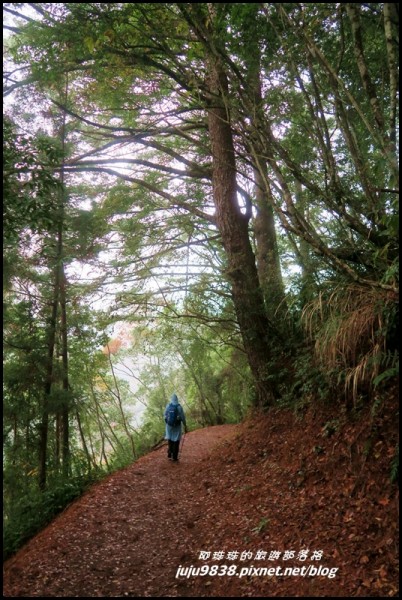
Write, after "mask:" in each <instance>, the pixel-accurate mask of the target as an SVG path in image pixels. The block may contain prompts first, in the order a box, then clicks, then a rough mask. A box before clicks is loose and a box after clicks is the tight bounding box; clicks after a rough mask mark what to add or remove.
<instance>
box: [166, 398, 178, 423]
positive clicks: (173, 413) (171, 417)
mask: <svg viewBox="0 0 402 600" xmlns="http://www.w3.org/2000/svg"><path fill="white" fill-rule="evenodd" d="M165 422H166V423H167V424H168V425H170V426H171V427H175V425H180V423H181V417H180V415H179V405H178V404H171V403H170V404H169V406H168V407H167V409H166V415H165Z"/></svg>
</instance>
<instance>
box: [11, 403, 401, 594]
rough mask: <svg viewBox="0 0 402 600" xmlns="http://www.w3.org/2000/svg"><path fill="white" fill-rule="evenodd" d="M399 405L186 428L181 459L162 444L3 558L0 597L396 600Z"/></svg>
mask: <svg viewBox="0 0 402 600" xmlns="http://www.w3.org/2000/svg"><path fill="white" fill-rule="evenodd" d="M396 411H397V405H396V401H395V400H391V399H389V400H387V402H385V403H384V404H383V405H382V407H381V408H380V409H379V410H378V411H377V414H376V416H375V417H374V418H372V416H371V415H370V411H369V409H368V408H366V409H364V410H362V411H361V412H360V413H359V416H358V417H355V418H354V419H351V418H350V417H346V415H344V414H343V416H341V417H339V410H338V417H334V414H335V410H334V409H333V408H330V407H328V408H320V409H317V408H316V409H309V410H306V411H305V414H300V413H299V414H297V413H296V412H295V411H293V410H290V409H282V410H279V409H275V410H272V411H270V412H269V413H268V414H265V415H262V414H259V415H254V416H253V418H250V419H249V420H247V421H246V422H245V423H243V424H241V425H222V426H216V427H209V428H206V429H199V430H197V431H193V432H190V433H188V434H187V435H186V436H185V439H184V445H183V448H182V453H181V457H180V461H179V462H178V463H177V464H175V463H172V462H171V461H169V460H168V459H167V456H166V447H165V446H164V447H162V448H160V449H158V450H156V451H154V452H150V453H149V454H148V455H146V456H144V457H142V458H140V459H139V460H138V461H137V462H135V463H134V464H132V465H131V466H129V467H128V468H126V469H124V470H121V471H119V472H117V473H115V474H113V475H110V476H108V477H107V478H106V479H104V480H103V481H102V482H100V483H98V484H96V485H94V486H93V487H92V488H91V489H90V490H89V491H88V492H87V493H85V494H84V495H83V496H82V498H80V499H79V500H77V501H75V502H74V503H73V504H72V505H71V506H70V507H69V508H67V509H66V510H65V511H64V512H63V513H62V514H61V515H59V516H58V517H57V518H56V519H55V520H54V521H53V522H52V523H51V524H50V525H49V526H48V527H47V528H46V529H44V530H43V531H42V532H41V533H40V534H39V535H37V536H36V537H35V538H33V539H32V540H31V541H30V542H29V543H28V544H26V545H25V546H24V547H23V548H22V549H21V550H20V551H19V552H18V553H17V554H16V555H15V556H14V557H12V558H11V559H9V560H8V561H7V562H6V563H5V565H4V584H3V585H4V587H3V595H4V596H5V597H13V596H25V597H36V596H38V597H39V596H44V597H64V596H65V597H68V596H71V597H96V596H99V597H120V596H133V597H140V596H150V597H164V596H183V597H189V596H190V597H206V596H211V597H214V596H215V597H216V596H227V597H230V596H233V597H242V596H260V597H269V596H279V597H293V596H294V597H308V596H310V597H320V596H328V597H331V596H332V597H350V596H363V597H368V596H374V597H382V596H384V597H386V596H397V595H398V583H397V582H398V547H397V543H398V523H397V522H398V511H397V507H398V487H397V485H396V484H395V483H393V484H392V483H391V482H390V468H391V462H392V459H393V456H394V453H395V448H396V445H397V433H398V432H397V425H396V422H397V419H396ZM304 550H305V551H307V550H308V552H306V554H305V555H304V557H303V555H302V554H300V552H301V551H304ZM273 551H276V552H278V553H279V552H280V553H281V554H280V556H279V557H277V558H275V557H274V556H273V555H270V553H271V552H273ZM315 551H317V552H318V551H321V552H322V556H321V559H318V560H313V556H314V552H315ZM201 552H205V553H210V555H209V557H208V558H207V554H204V555H202V554H201ZM286 552H289V553H291V552H293V553H294V555H293V556H292V554H289V558H285V557H286V554H285V553H286ZM219 553H220V554H219ZM230 553H232V554H230ZM236 553H238V554H237V555H236ZM247 553H249V554H247ZM264 553H265V554H264ZM190 566H193V567H194V569H198V568H200V567H203V566H204V569H203V571H205V570H206V567H207V566H209V568H210V569H211V567H214V568H213V569H212V571H211V570H210V571H209V574H208V575H201V574H200V573H199V574H196V573H197V571H193V572H192V573H191V574H190V575H189V576H188V577H187V574H188V571H185V570H184V569H185V568H188V567H190ZM179 567H181V568H182V570H181V571H180V573H182V574H185V575H184V576H180V577H176V574H177V571H178V569H179ZM230 567H232V569H231V570H229V568H230ZM247 567H248V568H249V571H247V575H246V571H245V569H246V568H247ZM252 567H254V569H258V571H256V570H254V569H253V568H252ZM279 567H281V568H282V569H285V568H286V567H288V568H300V569H301V568H302V567H306V568H310V569H313V568H316V569H318V568H319V567H321V573H324V575H319V576H312V575H311V572H313V571H310V574H309V575H305V576H302V575H301V574H300V573H301V572H300V571H299V572H298V575H294V576H291V575H285V574H284V573H283V572H282V574H279V572H278V571H277V568H279ZM263 568H265V569H266V573H265V574H263V571H261V570H260V569H263ZM268 568H273V569H275V574H274V576H269V575H268V574H267V570H268ZM334 568H337V572H336V574H335V576H334V577H333V578H330V577H328V576H325V574H327V575H328V574H330V573H331V569H334ZM241 569H243V571H241ZM234 570H235V571H236V574H232V573H233V571H234ZM203 571H201V572H203ZM215 572H216V574H213V573H215ZM219 573H220V574H219ZM240 573H242V577H240V576H239V574H240Z"/></svg>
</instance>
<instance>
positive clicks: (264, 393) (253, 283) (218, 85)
mask: <svg viewBox="0 0 402 600" xmlns="http://www.w3.org/2000/svg"><path fill="white" fill-rule="evenodd" d="M207 68H208V76H207V84H208V87H209V92H210V94H209V106H208V128H209V134H210V140H211V149H212V161H213V175H212V186H213V195H214V203H215V208H216V220H217V225H218V228H219V231H220V234H221V237H222V243H223V246H224V249H225V252H226V256H227V263H228V267H227V275H228V278H229V280H230V282H231V286H232V296H233V302H234V306H235V310H236V315H237V320H238V323H239V327H240V331H241V335H242V338H243V343H244V348H245V351H246V353H247V357H248V361H249V364H250V368H251V371H252V374H253V377H254V380H255V384H256V390H257V401H258V402H259V403H261V404H264V405H269V404H272V403H273V401H274V398H275V394H274V389H273V385H272V383H271V382H270V380H269V375H270V373H269V367H268V363H269V361H270V346H269V322H268V319H267V316H266V313H265V307H264V299H263V294H262V291H261V287H260V284H259V279H258V273H257V267H256V261H255V256H254V253H253V250H252V247H251V243H250V239H249V234H248V217H246V216H245V215H244V214H243V213H242V211H241V209H240V206H239V204H238V200H237V186H236V164H235V153H234V145H233V138H232V131H231V127H230V122H229V111H228V110H227V107H226V106H225V97H226V91H227V80H226V74H225V72H224V69H223V67H222V65H221V64H220V61H219V58H218V57H217V56H214V55H211V54H210V55H209V59H208V66H207Z"/></svg>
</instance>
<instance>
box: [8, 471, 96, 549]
mask: <svg viewBox="0 0 402 600" xmlns="http://www.w3.org/2000/svg"><path fill="white" fill-rule="evenodd" d="M102 476H104V472H102V471H100V470H97V471H92V472H91V473H90V474H88V475H87V476H86V477H74V478H69V479H68V480H63V479H59V480H56V481H52V483H51V488H50V489H49V490H47V491H45V492H43V493H41V492H39V490H37V489H30V490H29V494H26V495H20V496H18V498H16V499H15V500H14V501H13V502H12V504H11V505H10V506H9V510H8V512H7V515H6V518H5V522H4V532H3V560H6V559H7V558H9V557H10V556H11V555H12V554H14V553H15V552H16V551H17V550H18V549H19V548H20V547H21V546H22V545H23V544H24V543H25V542H26V541H28V540H29V539H30V538H31V537H33V536H34V535H35V534H36V533H38V532H39V531H40V530H41V529H43V528H44V527H45V526H46V525H48V524H49V523H50V521H51V520H52V519H54V517H55V516H56V515H57V514H58V513H59V512H61V511H62V510H64V509H65V508H66V507H67V506H68V505H69V504H70V503H71V502H72V501H73V500H75V499H76V498H78V497H79V496H80V495H81V494H82V493H83V492H84V491H85V490H86V489H87V488H88V487H89V486H90V485H92V484H93V483H94V482H96V481H98V480H99V479H100V478H101V477H102Z"/></svg>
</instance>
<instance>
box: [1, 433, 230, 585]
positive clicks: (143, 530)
mask: <svg viewBox="0 0 402 600" xmlns="http://www.w3.org/2000/svg"><path fill="white" fill-rule="evenodd" d="M237 430H238V426H236V425H221V426H215V427H209V428H207V429H201V430H197V431H194V432H190V433H188V434H187V435H186V436H185V439H184V444H183V449H182V453H181V456H180V460H179V462H178V463H173V462H171V461H169V460H168V459H167V454H166V447H165V446H163V447H162V448H160V449H159V450H156V451H154V452H151V453H149V454H147V455H146V456H143V457H142V458H140V459H139V460H138V461H137V462H135V463H134V464H132V465H131V466H130V467H128V468H126V469H124V470H122V471H119V472H118V473H115V474H113V475H111V476H109V477H107V479H105V480H103V481H102V482H100V483H98V484H95V485H94V486H93V487H92V488H91V489H90V490H89V491H88V492H87V493H85V494H84V496H83V497H82V498H80V499H79V500H77V501H76V502H74V503H73V504H72V505H71V506H70V507H69V508H67V509H66V510H65V511H64V512H63V513H62V514H61V515H59V516H58V517H57V518H56V519H55V520H54V521H53V522H52V523H51V524H50V525H49V526H48V527H47V528H46V529H44V530H43V531H42V532H41V533H40V534H39V535H37V536H36V537H35V538H33V539H32V540H31V541H30V542H28V544H26V545H25V546H24V547H23V548H22V549H21V550H20V551H19V552H18V553H17V554H16V555H15V556H14V557H12V558H11V559H9V560H8V561H7V562H6V563H5V565H4V574H3V576H4V580H3V596H6V597H13V596H22V597H36V596H38V597H39V596H42V597H64V596H66V597H67V596H71V597H96V596H99V597H119V596H136V597H138V596H151V597H152V596H153V597H160V596H182V595H184V596H185V595H186V591H185V587H186V581H185V580H180V579H176V578H175V574H176V571H177V569H178V567H179V566H180V564H181V562H188V561H189V560H190V561H196V560H197V556H198V553H199V551H200V541H199V540H198V541H197V531H198V530H197V526H196V525H197V519H198V518H199V517H200V516H201V515H202V513H203V501H204V499H203V498H202V497H201V496H200V495H199V491H198V490H197V487H196V486H194V482H195V481H197V479H198V478H199V474H200V471H201V470H202V462H203V459H204V458H205V457H207V455H208V453H209V451H210V450H211V449H212V448H213V447H216V445H217V444H218V443H219V442H221V441H222V440H224V439H225V438H226V439H230V438H233V436H235V434H236V432H237ZM195 490H196V491H195ZM198 535H199V534H198Z"/></svg>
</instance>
